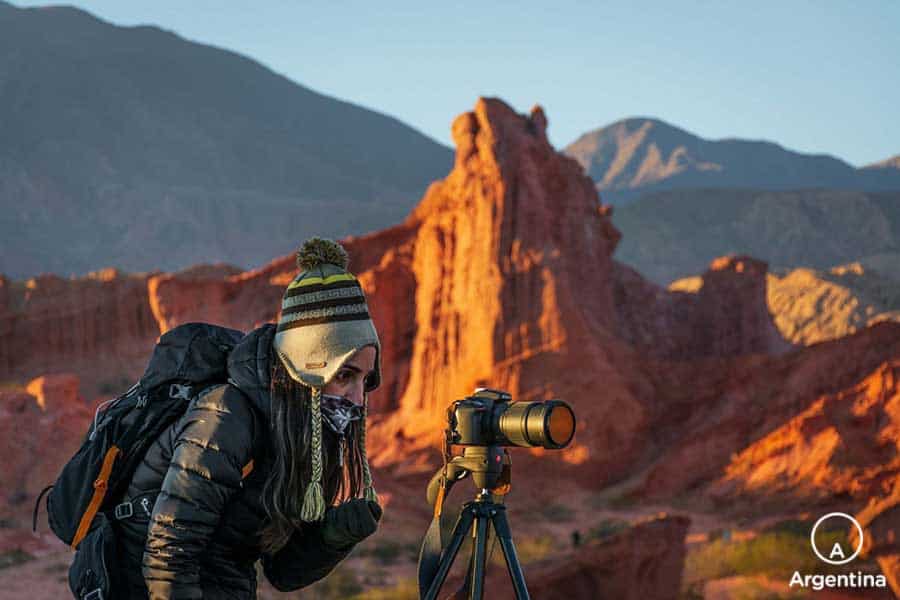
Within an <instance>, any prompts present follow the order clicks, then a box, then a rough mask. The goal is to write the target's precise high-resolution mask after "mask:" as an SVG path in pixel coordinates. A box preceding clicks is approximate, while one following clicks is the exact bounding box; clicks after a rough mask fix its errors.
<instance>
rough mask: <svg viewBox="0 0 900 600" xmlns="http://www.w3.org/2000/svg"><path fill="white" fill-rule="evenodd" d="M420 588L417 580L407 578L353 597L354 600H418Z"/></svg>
mask: <svg viewBox="0 0 900 600" xmlns="http://www.w3.org/2000/svg"><path fill="white" fill-rule="evenodd" d="M418 597H419V587H418V584H417V583H416V580H415V579H413V578H407V579H402V580H400V581H399V582H398V583H397V584H395V585H392V586H388V587H379V588H371V589H368V590H366V591H364V592H361V593H359V594H357V595H356V596H353V597H352V600H416V599H418Z"/></svg>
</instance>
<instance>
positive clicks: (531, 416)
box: [497, 400, 575, 450]
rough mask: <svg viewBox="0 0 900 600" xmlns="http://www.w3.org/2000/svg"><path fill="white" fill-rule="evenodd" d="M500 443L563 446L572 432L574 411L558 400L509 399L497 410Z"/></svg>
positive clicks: (557, 447)
mask: <svg viewBox="0 0 900 600" xmlns="http://www.w3.org/2000/svg"><path fill="white" fill-rule="evenodd" d="M497 429H498V430H499V432H500V434H501V435H502V436H503V437H505V438H506V443H505V444H503V445H511V446H524V447H526V448H533V447H541V448H547V449H550V450H557V449H559V448H565V447H566V446H568V445H569V442H570V441H572V436H574V435H575V413H574V412H572V409H571V408H570V407H569V405H568V404H566V403H565V402H563V401H562V400H547V401H544V402H510V403H509V404H508V405H507V408H506V410H505V411H503V412H502V413H500V419H499V427H498V428H497Z"/></svg>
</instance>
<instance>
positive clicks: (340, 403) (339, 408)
mask: <svg viewBox="0 0 900 600" xmlns="http://www.w3.org/2000/svg"><path fill="white" fill-rule="evenodd" d="M322 417H323V421H324V422H325V424H326V425H328V428H329V429H331V430H332V431H333V432H335V433H336V434H337V435H339V436H343V435H344V434H345V433H346V432H347V427H348V426H349V425H350V423H351V422H352V421H358V420H359V419H362V417H363V407H362V406H360V405H358V404H354V403H353V401H352V400H350V399H349V398H347V397H346V396H333V395H331V394H322Z"/></svg>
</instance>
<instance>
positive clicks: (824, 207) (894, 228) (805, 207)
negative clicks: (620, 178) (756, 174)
mask: <svg viewBox="0 0 900 600" xmlns="http://www.w3.org/2000/svg"><path fill="white" fill-rule="evenodd" d="M613 220H614V222H615V224H616V227H617V228H619V230H620V231H622V243H621V244H619V246H618V248H617V251H616V258H618V259H619V260H621V261H622V262H624V263H627V264H629V265H631V266H633V267H634V268H635V269H637V270H638V271H639V272H640V273H642V274H643V275H644V276H645V277H648V278H649V279H651V280H653V281H655V282H657V283H659V284H668V283H669V282H671V281H672V280H674V279H680V278H683V277H689V276H691V275H693V274H695V273H698V272H700V271H702V270H703V269H705V268H706V265H708V264H709V262H710V261H711V260H713V259H714V258H715V257H717V256H722V255H724V254H730V253H735V254H749V255H751V256H754V257H756V258H759V259H762V260H764V261H767V262H768V263H769V264H770V265H771V266H772V267H773V269H782V268H798V267H808V268H812V269H819V270H823V269H824V270H827V269H829V268H831V267H832V266H834V265H842V264H847V263H851V262H859V263H862V264H863V265H864V266H865V267H868V268H871V269H873V270H875V271H877V272H880V273H881V274H882V275H883V276H886V277H891V278H894V279H897V278H900V192H860V191H840V190H795V191H767V190H752V189H749V190H748V189H745V190H727V189H696V190H668V191H660V192H652V193H649V194H647V195H646V196H643V197H642V198H641V201H640V202H633V203H631V204H628V205H626V206H619V207H616V212H615V217H614V219H613Z"/></svg>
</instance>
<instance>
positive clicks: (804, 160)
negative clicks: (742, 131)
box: [564, 117, 900, 204]
mask: <svg viewBox="0 0 900 600" xmlns="http://www.w3.org/2000/svg"><path fill="white" fill-rule="evenodd" d="M564 152H565V153H566V154H568V155H569V156H571V157H573V158H575V159H576V160H577V161H578V162H579V163H580V164H581V166H582V167H583V168H584V170H585V172H586V173H587V174H588V175H589V176H590V177H591V178H592V179H593V180H594V181H595V182H596V185H597V189H598V190H599V191H600V193H601V196H602V197H603V200H604V201H605V202H608V203H612V204H623V203H627V202H628V201H630V200H633V199H634V198H636V197H637V196H638V195H641V194H644V193H647V192H651V191H659V190H669V189H683V188H752V189H800V188H828V189H853V190H893V189H900V160H898V159H897V157H895V158H894V159H888V160H887V161H884V162H882V163H877V164H875V165H870V166H869V167H864V168H862V169H856V168H854V167H853V166H851V165H849V164H847V163H846V162H844V161H842V160H840V159H837V158H835V157H833V156H828V155H823V154H816V155H813V154H801V153H798V152H793V151H791V150H787V149H785V148H783V147H781V146H779V145H778V144H775V143H773V142H767V141H752V140H741V139H722V140H706V139H703V138H700V137H698V136H696V135H694V134H692V133H690V132H688V131H685V130H684V129H680V128H678V127H674V126H672V125H670V124H668V123H665V122H664V121H660V120H659V119H653V118H643V117H639V118H629V119H623V120H621V121H617V122H615V123H612V124H611V125H608V126H606V127H602V128H600V129H596V130H594V131H591V132H588V133H586V134H584V135H582V136H581V137H579V138H578V139H577V140H575V141H574V142H572V143H571V144H569V145H568V146H567V147H566V148H565V149H564Z"/></svg>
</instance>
